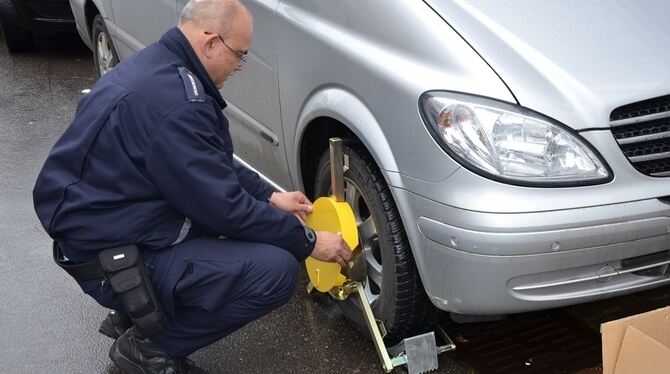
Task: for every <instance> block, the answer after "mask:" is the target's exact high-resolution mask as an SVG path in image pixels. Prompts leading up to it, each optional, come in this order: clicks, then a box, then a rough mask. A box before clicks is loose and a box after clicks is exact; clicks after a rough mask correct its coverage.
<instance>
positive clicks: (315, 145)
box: [295, 86, 398, 197]
mask: <svg viewBox="0 0 670 374" xmlns="http://www.w3.org/2000/svg"><path fill="white" fill-rule="evenodd" d="M296 134H297V141H296V144H298V147H297V148H296V149H297V151H296V155H295V159H296V161H295V162H296V165H297V168H296V169H297V170H298V173H299V174H298V175H299V177H300V179H301V182H302V186H303V187H304V189H305V192H306V193H307V195H308V196H310V197H312V195H313V192H314V177H315V175H316V169H317V166H318V164H319V160H320V158H321V155H322V154H323V152H325V151H326V150H327V149H328V139H329V138H331V137H341V138H344V139H348V140H353V141H356V142H359V143H360V144H362V145H363V146H364V147H365V149H366V150H367V152H368V153H370V155H371V156H372V158H373V159H374V161H375V163H376V164H377V167H379V169H380V170H381V172H382V175H384V177H385V178H388V177H387V175H386V173H385V171H394V172H395V171H398V167H397V164H396V160H395V157H394V155H393V153H392V152H391V147H390V145H389V143H388V141H387V139H386V136H385V134H384V132H383V129H382V127H381V125H380V123H379V122H378V121H377V119H376V118H375V116H374V115H373V113H372V112H371V111H370V109H369V108H368V106H367V105H365V103H364V102H363V101H362V100H361V99H359V98H358V97H357V96H355V95H354V94H352V93H351V92H349V91H348V90H346V89H344V88H342V87H333V86H330V87H324V88H321V89H319V90H317V91H315V93H313V94H312V95H311V96H310V97H309V99H308V100H307V101H306V102H305V105H303V108H302V110H301V115H300V119H299V120H298V126H297V128H296Z"/></svg>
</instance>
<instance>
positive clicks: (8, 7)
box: [0, 0, 33, 53]
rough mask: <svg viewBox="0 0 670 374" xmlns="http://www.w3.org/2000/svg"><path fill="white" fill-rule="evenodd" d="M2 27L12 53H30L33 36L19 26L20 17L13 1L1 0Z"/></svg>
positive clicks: (0, 23)
mask: <svg viewBox="0 0 670 374" xmlns="http://www.w3.org/2000/svg"><path fill="white" fill-rule="evenodd" d="M0 26H2V34H3V35H4V36H5V43H6V44H7V49H8V50H9V52H10V53H20V52H26V51H30V50H31V49H32V48H33V36H32V34H31V33H29V32H28V31H26V30H25V29H24V28H23V27H21V25H20V24H19V15H18V14H17V13H16V8H14V4H13V3H12V2H11V0H0Z"/></svg>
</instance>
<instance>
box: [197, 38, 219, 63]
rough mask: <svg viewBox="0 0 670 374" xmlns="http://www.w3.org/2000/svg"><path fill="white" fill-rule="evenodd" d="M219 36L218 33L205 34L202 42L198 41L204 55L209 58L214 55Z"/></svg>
mask: <svg viewBox="0 0 670 374" xmlns="http://www.w3.org/2000/svg"><path fill="white" fill-rule="evenodd" d="M217 38H218V36H216V34H203V37H202V38H200V42H199V43H198V48H199V49H200V53H202V55H203V56H205V57H207V58H212V57H213V55H214V49H215V48H216V46H215V44H216V39H217Z"/></svg>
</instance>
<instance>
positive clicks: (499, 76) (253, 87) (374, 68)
mask: <svg viewBox="0 0 670 374" xmlns="http://www.w3.org/2000/svg"><path fill="white" fill-rule="evenodd" d="M243 3H244V4H245V5H246V6H247V7H248V8H249V9H250V11H251V12H252V14H253V16H254V21H255V35H254V41H253V44H252V47H251V50H250V52H249V55H250V61H249V63H248V64H247V66H245V69H244V70H243V71H242V72H239V73H237V74H236V75H234V76H233V77H231V78H230V79H229V80H228V81H227V82H226V85H225V88H224V90H223V91H222V93H223V95H224V97H225V98H226V100H227V101H228V102H229V104H230V105H229V107H228V108H227V109H226V113H227V115H228V118H229V119H230V121H231V133H232V135H233V141H234V143H235V149H236V157H238V158H240V159H242V160H243V161H245V162H248V164H249V165H250V167H253V168H254V169H256V170H257V171H259V172H260V173H261V174H262V175H263V177H265V178H267V179H269V180H271V181H272V182H273V184H274V186H276V187H279V188H281V189H294V188H298V189H300V188H302V187H303V186H304V185H306V184H307V183H305V181H304V180H303V177H304V175H306V174H305V173H306V171H305V170H303V169H301V165H303V164H304V161H305V158H309V160H310V161H314V160H316V162H318V159H319V158H320V157H321V155H320V154H306V153H305V152H304V149H302V148H301V146H303V145H304V143H305V142H306V140H305V134H306V133H308V132H309V131H310V130H312V129H315V128H314V127H313V126H326V125H325V124H324V122H322V121H320V120H321V119H323V118H328V119H331V120H334V121H337V122H338V123H340V124H342V125H343V126H344V127H346V128H347V129H348V130H349V131H350V132H351V133H352V134H353V135H354V136H356V137H357V138H358V140H360V142H361V144H363V145H364V146H365V147H366V149H367V150H368V151H369V152H370V154H371V155H372V157H373V158H374V160H375V162H376V163H377V166H379V168H380V169H381V171H382V174H383V176H384V178H385V180H386V182H387V184H388V185H389V187H390V190H391V193H392V195H393V198H394V200H395V202H396V204H397V206H398V209H399V212H400V216H401V219H402V221H403V224H404V226H405V229H406V232H407V237H408V239H409V242H410V244H411V247H412V251H413V254H414V257H415V260H416V263H417V267H418V270H419V274H420V276H421V279H422V281H423V284H424V287H425V289H426V292H427V294H428V296H429V297H430V299H431V301H432V302H433V304H434V305H436V306H437V307H438V308H440V309H443V310H447V311H452V312H456V313H467V314H482V315H495V314H505V313H516V312H523V311H529V310H537V309H544V308H553V307H558V306H563V305H569V304H573V303H577V302H586V301H591V300H597V299H600V298H605V297H611V296H615V295H619V294H623V293H629V292H634V291H637V290H642V289H646V288H651V287H656V286H659V285H662V284H667V283H669V282H670V271H667V266H666V267H665V268H664V267H663V266H664V265H663V261H666V260H663V258H665V257H668V258H670V252H668V250H670V218H669V217H670V205H669V204H670V198H668V196H670V179H668V178H667V177H665V178H659V177H650V176H647V175H644V174H642V173H640V172H638V171H637V170H635V169H634V168H633V166H632V165H631V162H630V161H629V160H628V159H627V158H626V156H624V154H623V153H622V150H621V148H620V146H619V144H618V143H617V141H616V140H615V138H614V136H613V134H612V132H611V131H610V126H611V124H610V120H609V117H610V113H611V112H612V110H613V109H614V108H616V107H619V106H621V105H624V104H628V103H632V102H635V101H639V100H644V99H648V98H652V97H657V96H663V95H668V94H670V69H669V68H668V65H667V64H666V63H665V61H667V60H668V57H670V38H668V37H667V27H666V26H665V21H664V20H665V19H666V18H668V17H667V16H668V11H669V9H670V5H668V3H667V2H663V1H653V2H644V3H639V4H638V3H634V2H618V1H610V2H599V3H598V4H593V3H589V2H580V1H569V2H566V1H548V2H542V3H537V2H532V1H519V2H515V3H508V2H498V1H493V0H477V1H467V2H466V1H462V0H425V1H418V0H402V1H396V2H394V3H393V6H389V2H388V1H386V0H370V1H365V2H360V1H356V0H341V1H337V2H326V1H307V0H300V1H299V0H245V1H243ZM71 4H72V7H73V10H74V14H75V17H76V18H77V23H78V29H79V30H80V33H83V34H82V38H84V40H85V41H86V39H85V37H86V35H84V34H85V32H84V30H85V26H84V25H85V24H86V20H83V19H81V18H82V17H84V16H86V14H87V12H86V11H84V10H85V9H86V5H85V4H86V3H85V1H84V0H71ZM91 4H95V6H96V7H98V9H101V10H100V13H101V14H102V15H103V18H104V19H105V22H106V24H107V26H108V29H109V30H110V33H111V34H112V38H113V39H114V44H115V46H116V47H117V51H118V52H119V57H120V58H121V59H123V58H125V57H126V56H128V55H129V54H130V53H132V52H134V51H136V50H137V49H139V48H141V47H142V46H143V45H145V44H146V43H149V42H150V41H151V40H153V39H155V38H157V37H158V36H157V35H156V33H153V34H151V33H150V32H149V31H146V30H148V29H146V30H145V28H149V27H153V28H155V30H154V31H156V30H158V28H167V25H168V23H169V22H168V20H167V19H168V14H169V11H167V10H166V11H164V12H163V13H162V17H163V19H161V20H156V21H154V20H153V19H152V20H149V21H148V22H153V24H152V25H151V26H142V25H134V27H136V29H133V30H134V31H132V30H130V29H132V27H130V28H128V27H126V26H124V25H125V23H124V22H127V21H128V20H123V21H120V20H118V19H117V18H118V17H127V16H126V15H127V14H128V12H129V11H125V12H120V13H119V12H118V9H116V8H115V9H113V10H114V12H112V9H111V6H110V4H111V2H110V1H109V0H106V1H102V0H94V2H93V3H91ZM138 4H139V3H138ZM172 4H175V15H176V14H178V13H179V11H180V10H181V8H182V7H183V5H184V4H185V0H178V1H174V2H166V1H161V3H160V5H161V6H165V9H169V8H170V6H171V5H172ZM134 6H135V7H136V6H144V5H134ZM157 6H158V5H157ZM124 14H125V15H124ZM128 17H129V16H128ZM136 21H137V20H136ZM170 22H174V18H171V20H170ZM160 25H162V26H160ZM143 27H144V28H143ZM156 27H158V28H156ZM89 32H90V31H89ZM156 32H158V31H156ZM138 33H139V34H138ZM88 37H89V38H90V35H89V36H88ZM432 90H445V91H450V92H460V93H465V94H469V95H477V96H485V97H489V98H493V99H495V100H497V101H502V102H506V103H511V104H513V105H521V106H523V107H526V108H529V109H531V110H533V111H536V112H539V113H542V114H544V115H547V116H549V117H551V118H553V119H554V120H556V121H558V122H560V123H562V124H564V125H565V126H567V127H570V128H571V129H573V130H575V135H576V136H578V137H580V138H581V139H582V140H583V141H584V142H585V143H586V144H589V145H590V146H591V147H593V149H594V151H595V153H597V154H599V155H601V156H602V158H603V160H604V161H605V162H606V164H607V166H608V167H609V169H610V170H611V172H612V178H611V179H608V180H607V181H606V182H604V183H603V182H600V183H598V184H594V185H586V186H579V187H528V186H521V185H511V184H505V183H502V182H500V181H494V180H491V179H488V178H486V177H484V176H482V175H479V174H477V173H476V172H473V171H471V170H470V169H468V168H465V167H462V165H461V164H460V163H459V162H457V161H456V160H454V159H452V158H451V157H450V156H449V155H447V154H446V153H445V152H444V151H443V150H442V148H441V147H440V145H439V144H438V143H437V142H436V140H435V139H434V138H433V137H432V136H431V134H430V133H429V132H428V130H427V129H426V127H425V126H424V124H423V122H422V119H421V116H420V113H419V107H418V99H419V97H420V96H421V95H422V94H423V93H424V92H427V91H432ZM316 130H317V131H322V130H321V129H319V128H316ZM324 131H325V129H324ZM655 254H659V255H660V257H662V258H661V259H660V260H659V259H658V257H656V255H655ZM648 255H653V256H652V257H640V256H648ZM663 256H665V257H663ZM667 261H668V262H670V260H667ZM659 264H660V265H659ZM666 265H667V264H666ZM645 266H646V268H645V269H640V267H645ZM650 269H651V270H650ZM663 269H665V270H663ZM664 271H665V272H664Z"/></svg>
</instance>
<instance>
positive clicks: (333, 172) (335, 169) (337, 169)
mask: <svg viewBox="0 0 670 374" xmlns="http://www.w3.org/2000/svg"><path fill="white" fill-rule="evenodd" d="M329 143H330V189H331V193H332V195H333V196H334V197H335V200H336V201H338V202H343V201H345V200H344V157H343V154H342V139H340V138H330V140H329Z"/></svg>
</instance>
